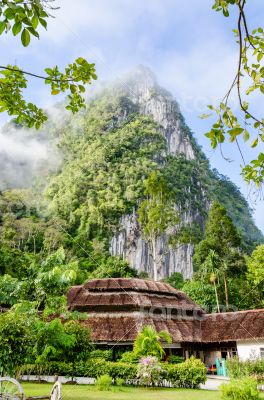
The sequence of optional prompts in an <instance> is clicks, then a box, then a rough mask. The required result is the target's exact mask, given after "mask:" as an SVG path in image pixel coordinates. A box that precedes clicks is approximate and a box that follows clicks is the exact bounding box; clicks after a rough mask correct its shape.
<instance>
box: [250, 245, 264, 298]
mask: <svg viewBox="0 0 264 400" xmlns="http://www.w3.org/2000/svg"><path fill="white" fill-rule="evenodd" d="M247 265H248V277H249V279H250V280H251V282H253V285H255V286H256V287H257V288H258V291H259V293H260V294H261V296H262V305H264V300H263V296H264V245H263V244H262V245H260V246H258V247H257V248H256V249H255V250H254V251H253V252H252V254H251V256H250V257H248V259H247Z"/></svg>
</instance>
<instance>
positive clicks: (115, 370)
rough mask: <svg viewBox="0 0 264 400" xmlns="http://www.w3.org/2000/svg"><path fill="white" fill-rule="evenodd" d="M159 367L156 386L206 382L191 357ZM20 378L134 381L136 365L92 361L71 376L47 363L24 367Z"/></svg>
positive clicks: (69, 370) (66, 368) (62, 365)
mask: <svg viewBox="0 0 264 400" xmlns="http://www.w3.org/2000/svg"><path fill="white" fill-rule="evenodd" d="M146 358H147V357H146ZM152 358H153V357H152ZM158 366H160V367H161V369H160V370H159V371H156V372H158V375H157V378H156V379H157V382H159V381H160V380H161V379H167V380H168V381H171V382H172V384H173V385H174V387H183V388H196V387H198V386H199V384H200V383H204V382H205V380H206V368H205V366H204V365H203V363H202V362H201V361H200V360H197V359H195V358H193V357H191V358H190V359H189V360H186V361H184V362H183V363H180V364H168V363H160V364H159V365H158ZM158 369H159V368H158ZM21 374H22V375H64V376H73V375H74V376H85V377H89V378H96V379H97V378H98V377H100V376H102V375H109V376H111V377H112V379H114V380H115V381H116V380H117V379H118V378H121V379H124V380H130V381H132V380H134V379H137V376H138V365H137V364H131V363H124V362H112V361H106V360H103V359H100V358H94V359H90V360H88V361H86V362H84V361H79V362H77V363H76V364H75V365H74V374H73V365H72V364H71V363H66V362H47V363H45V364H42V365H37V364H35V365H24V366H23V367H22V368H21ZM153 376H154V371H153ZM152 381H153V379H152Z"/></svg>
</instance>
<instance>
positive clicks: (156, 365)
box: [137, 356, 165, 386]
mask: <svg viewBox="0 0 264 400" xmlns="http://www.w3.org/2000/svg"><path fill="white" fill-rule="evenodd" d="M164 373H165V370H163V369H162V367H161V363H160V362H159V361H158V359H157V357H152V356H147V357H142V358H141V359H140V361H139V364H138V373H137V377H138V379H139V384H140V385H142V386H155V385H159V383H160V382H161V381H162V379H163V376H164Z"/></svg>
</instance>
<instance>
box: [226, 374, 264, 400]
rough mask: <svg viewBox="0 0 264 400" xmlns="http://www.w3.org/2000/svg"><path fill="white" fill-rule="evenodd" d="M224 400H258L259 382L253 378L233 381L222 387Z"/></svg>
mask: <svg viewBox="0 0 264 400" xmlns="http://www.w3.org/2000/svg"><path fill="white" fill-rule="evenodd" d="M220 390H221V394H222V398H223V399H224V400H258V399H259V391H258V387H257V381H256V380H255V379H254V378H251V377H245V378H242V379H236V380H235V379H234V380H231V382H230V383H225V384H222V385H221V387H220Z"/></svg>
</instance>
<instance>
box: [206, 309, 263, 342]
mask: <svg viewBox="0 0 264 400" xmlns="http://www.w3.org/2000/svg"><path fill="white" fill-rule="evenodd" d="M201 339H202V341H203V342H228V341H234V340H247V339H250V340H252V341H253V342H254V341H257V340H259V339H264V309H262V310H248V311H237V312H229V313H221V314H206V315H205V316H204V319H203V322H202V338H201Z"/></svg>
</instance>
